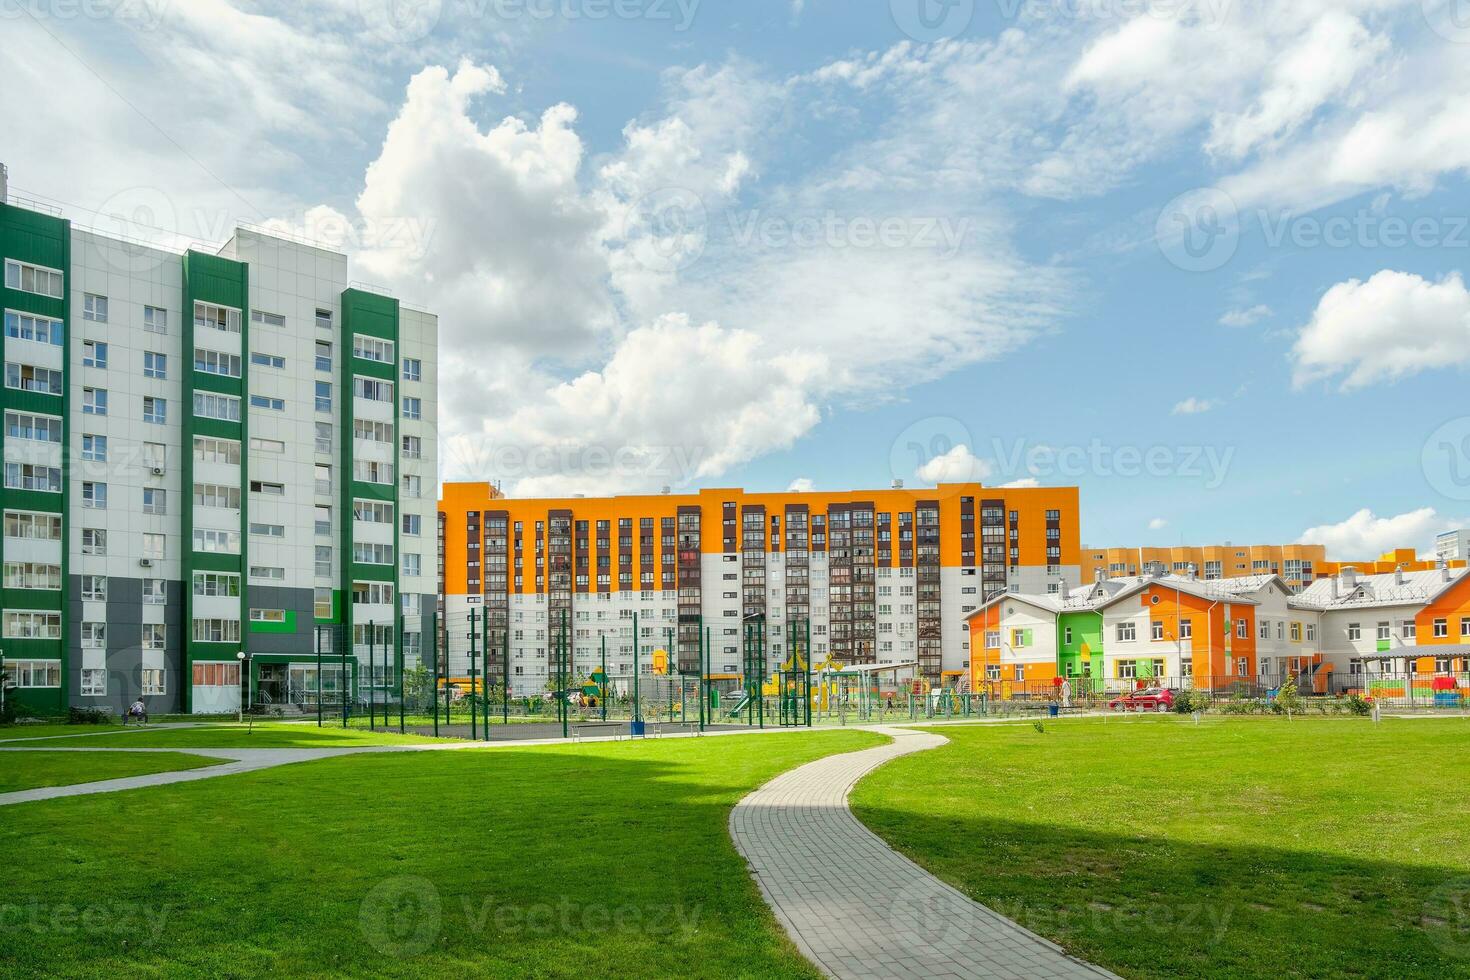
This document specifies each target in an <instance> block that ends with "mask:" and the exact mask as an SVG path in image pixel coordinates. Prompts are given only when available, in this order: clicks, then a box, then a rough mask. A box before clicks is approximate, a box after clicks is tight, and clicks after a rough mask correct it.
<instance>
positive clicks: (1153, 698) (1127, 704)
mask: <svg viewBox="0 0 1470 980" xmlns="http://www.w3.org/2000/svg"><path fill="white" fill-rule="evenodd" d="M1108 707H1109V708H1110V709H1112V710H1113V711H1172V710H1173V709H1174V692H1173V691H1171V690H1169V689H1168V688H1167V687H1163V688H1160V687H1146V688H1144V689H1143V690H1141V691H1134V692H1133V693H1131V694H1124V695H1120V696H1119V697H1116V698H1113V700H1111V701H1109V702H1108Z"/></svg>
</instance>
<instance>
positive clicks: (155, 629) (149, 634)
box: [141, 623, 168, 650]
mask: <svg viewBox="0 0 1470 980" xmlns="http://www.w3.org/2000/svg"><path fill="white" fill-rule="evenodd" d="M167 633H168V630H167V628H166V627H165V626H164V625H163V624H162V623H144V624H143V630H142V636H141V639H142V641H143V649H144V650H162V649H163V648H164V645H165V643H166V641H167Z"/></svg>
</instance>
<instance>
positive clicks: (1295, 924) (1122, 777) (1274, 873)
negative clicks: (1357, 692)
mask: <svg viewBox="0 0 1470 980" xmlns="http://www.w3.org/2000/svg"><path fill="white" fill-rule="evenodd" d="M935 730H936V731H939V732H941V733H942V734H943V735H945V736H946V737H947V738H949V739H950V741H951V744H950V745H948V746H945V747H943V748H940V749H938V750H935V751H932V752H926V753H922V754H919V755H914V756H909V757H907V758H903V759H899V760H897V761H895V762H893V763H890V764H889V765H887V766H885V767H884V768H882V769H879V770H878V771H876V772H875V773H873V774H872V775H870V776H868V777H867V778H866V779H865V780H863V781H862V782H861V783H860V784H859V785H858V786H857V788H856V789H855V791H854V792H853V796H852V803H853V809H854V810H855V811H856V812H857V814H858V816H859V817H860V818H861V819H862V820H863V822H865V823H866V824H867V825H868V826H869V827H871V828H872V829H873V830H874V831H876V832H877V833H878V834H879V835H880V836H882V837H883V838H884V839H886V840H887V841H888V842H889V843H890V844H892V845H894V846H895V847H897V848H898V849H899V850H901V851H902V852H904V853H905V854H907V855H909V856H910V857H912V858H913V859H914V860H916V861H918V862H919V863H920V864H922V865H924V866H925V867H926V868H928V869H929V870H931V871H933V872H934V873H935V874H937V875H939V876H940V877H942V878H944V879H945V880H947V881H949V882H951V883H952V884H954V885H956V886H957V887H959V888H960V889H961V890H963V891H964V892H966V893H967V894H969V895H970V896H971V897H972V898H974V899H976V900H977V901H980V902H982V903H984V904H986V905H989V906H990V907H992V908H994V909H995V910H996V911H998V912H1001V913H1002V914H1004V915H1008V916H1010V917H1011V918H1013V919H1016V920H1017V921H1019V922H1020V923H1021V924H1022V925H1025V926H1027V927H1029V928H1031V929H1032V930H1033V931H1035V932H1038V933H1040V934H1042V935H1045V936H1047V937H1048V938H1050V939H1053V940H1055V941H1057V942H1059V943H1061V944H1062V945H1063V946H1064V947H1066V948H1067V950H1068V951H1069V952H1072V953H1075V954H1076V955H1078V956H1081V957H1083V958H1085V959H1088V960H1091V961H1093V962H1095V963H1098V964H1100V965H1102V966H1105V967H1108V968H1110V969H1112V970H1115V971H1117V972H1118V973H1120V974H1122V975H1123V976H1126V977H1171V976H1209V977H1267V976H1271V977H1275V976H1289V977H1321V976H1334V975H1335V976H1381V977H1390V976H1392V977H1446V976H1470V830H1467V824H1466V814H1467V813H1470V721H1466V720H1464V719H1444V720H1424V721H1420V720H1403V721H1395V720H1386V721H1385V722H1384V723H1383V724H1381V725H1377V726H1375V725H1373V724H1371V723H1370V722H1368V721H1366V720H1358V719H1355V720H1346V719H1308V718H1300V719H1297V720H1295V721H1292V722H1287V721H1286V720H1284V719H1278V718H1238V719H1237V718H1231V719H1224V718H1215V719H1207V720H1206V722H1205V723H1204V724H1201V725H1199V726H1195V725H1194V724H1192V723H1190V722H1189V721H1188V720H1187V719H1178V718H1175V717H1173V716H1168V717H1163V718H1157V719H1154V718H1136V719H1135V718H1117V719H1107V720H1077V721H1068V722H1062V723H1058V722H1050V723H1048V724H1047V725H1046V726H1045V730H1044V732H1038V731H1037V730H1036V729H1035V728H1034V727H1033V726H1032V725H1031V724H1030V723H1025V724H1020V725H1005V726H995V727H984V728H956V727H945V728H942V729H935Z"/></svg>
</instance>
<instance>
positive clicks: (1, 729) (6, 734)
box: [0, 722, 123, 744]
mask: <svg viewBox="0 0 1470 980" xmlns="http://www.w3.org/2000/svg"><path fill="white" fill-rule="evenodd" d="M122 730H123V729H122V726H121V725H66V724H62V723H61V722H38V723H35V724H28V725H0V744H3V743H4V742H7V741H9V740H11V739H21V738H50V737H52V736H55V735H108V734H112V733H114V732H121V731H122Z"/></svg>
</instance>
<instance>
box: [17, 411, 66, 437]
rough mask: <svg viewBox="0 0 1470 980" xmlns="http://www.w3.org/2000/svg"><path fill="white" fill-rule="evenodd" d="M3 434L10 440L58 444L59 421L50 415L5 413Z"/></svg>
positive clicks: (59, 434)
mask: <svg viewBox="0 0 1470 980" xmlns="http://www.w3.org/2000/svg"><path fill="white" fill-rule="evenodd" d="M5 434H6V435H7V436H9V437H10V438H12V439H28V440H31V441H33V442H60V441H61V419H59V418H57V417H55V416H52V415H32V414H31V413H30V412H6V413H5Z"/></svg>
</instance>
